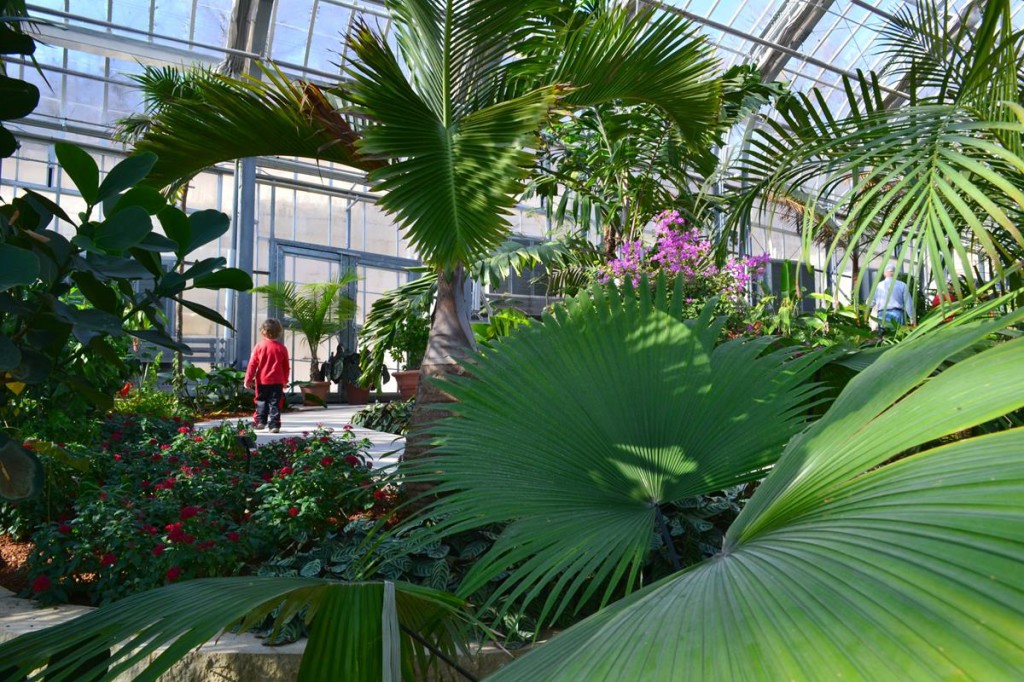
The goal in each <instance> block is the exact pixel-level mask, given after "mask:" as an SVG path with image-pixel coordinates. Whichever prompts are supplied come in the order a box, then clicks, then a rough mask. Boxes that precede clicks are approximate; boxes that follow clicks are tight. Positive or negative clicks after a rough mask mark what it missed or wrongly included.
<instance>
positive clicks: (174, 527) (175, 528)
mask: <svg viewBox="0 0 1024 682" xmlns="http://www.w3.org/2000/svg"><path fill="white" fill-rule="evenodd" d="M164 530H166V531H167V541H168V542H170V543H172V544H175V543H177V544H183V545H191V544H192V543H193V542H195V541H196V536H195V535H191V534H190V533H186V532H185V531H184V530H183V529H182V527H181V522H180V521H179V522H177V523H172V524H169V525H168V526H167V527H166V528H165V529H164Z"/></svg>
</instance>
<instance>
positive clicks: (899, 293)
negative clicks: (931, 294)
mask: <svg viewBox="0 0 1024 682" xmlns="http://www.w3.org/2000/svg"><path fill="white" fill-rule="evenodd" d="M895 274H896V266H895V265H893V264H892V263H890V264H888V265H886V266H885V279H883V280H882V281H881V282H879V283H878V288H876V289H875V308H876V310H877V315H878V327H879V330H882V329H884V328H885V327H890V326H896V327H898V326H900V325H903V324H908V323H911V322H912V321H913V319H914V301H913V299H912V298H911V296H910V290H909V289H907V285H906V284H904V283H903V282H901V281H900V280H898V279H896V277H895Z"/></svg>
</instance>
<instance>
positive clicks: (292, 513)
mask: <svg viewBox="0 0 1024 682" xmlns="http://www.w3.org/2000/svg"><path fill="white" fill-rule="evenodd" d="M298 515H299V508H298V507H289V508H288V516H292V517H294V516H298Z"/></svg>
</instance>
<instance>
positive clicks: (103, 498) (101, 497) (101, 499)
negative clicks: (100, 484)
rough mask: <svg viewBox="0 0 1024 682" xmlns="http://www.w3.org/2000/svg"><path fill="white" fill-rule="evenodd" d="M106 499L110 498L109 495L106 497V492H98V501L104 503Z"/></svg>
mask: <svg viewBox="0 0 1024 682" xmlns="http://www.w3.org/2000/svg"><path fill="white" fill-rule="evenodd" d="M108 497H110V495H107V493H106V492H102V491H101V492H100V501H101V502H106V501H107V498H108Z"/></svg>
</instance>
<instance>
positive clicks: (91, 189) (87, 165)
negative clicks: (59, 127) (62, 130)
mask: <svg viewBox="0 0 1024 682" xmlns="http://www.w3.org/2000/svg"><path fill="white" fill-rule="evenodd" d="M53 150H54V153H55V154H56V155H57V160H58V161H59V162H60V167H61V169H63V171H64V172H65V173H67V174H68V175H69V176H70V177H71V181H72V182H74V183H75V187H77V188H78V191H79V192H80V193H81V194H82V198H83V199H85V203H87V204H89V205H90V206H95V205H96V204H98V203H99V199H98V198H97V197H98V191H99V183H100V169H99V168H98V167H97V166H96V161H95V160H94V159H93V158H92V156H90V155H89V153H88V152H86V151H85V150H84V149H82V148H81V147H76V146H75V145H73V144H68V143H67V142H58V143H57V144H55V145H53Z"/></svg>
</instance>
